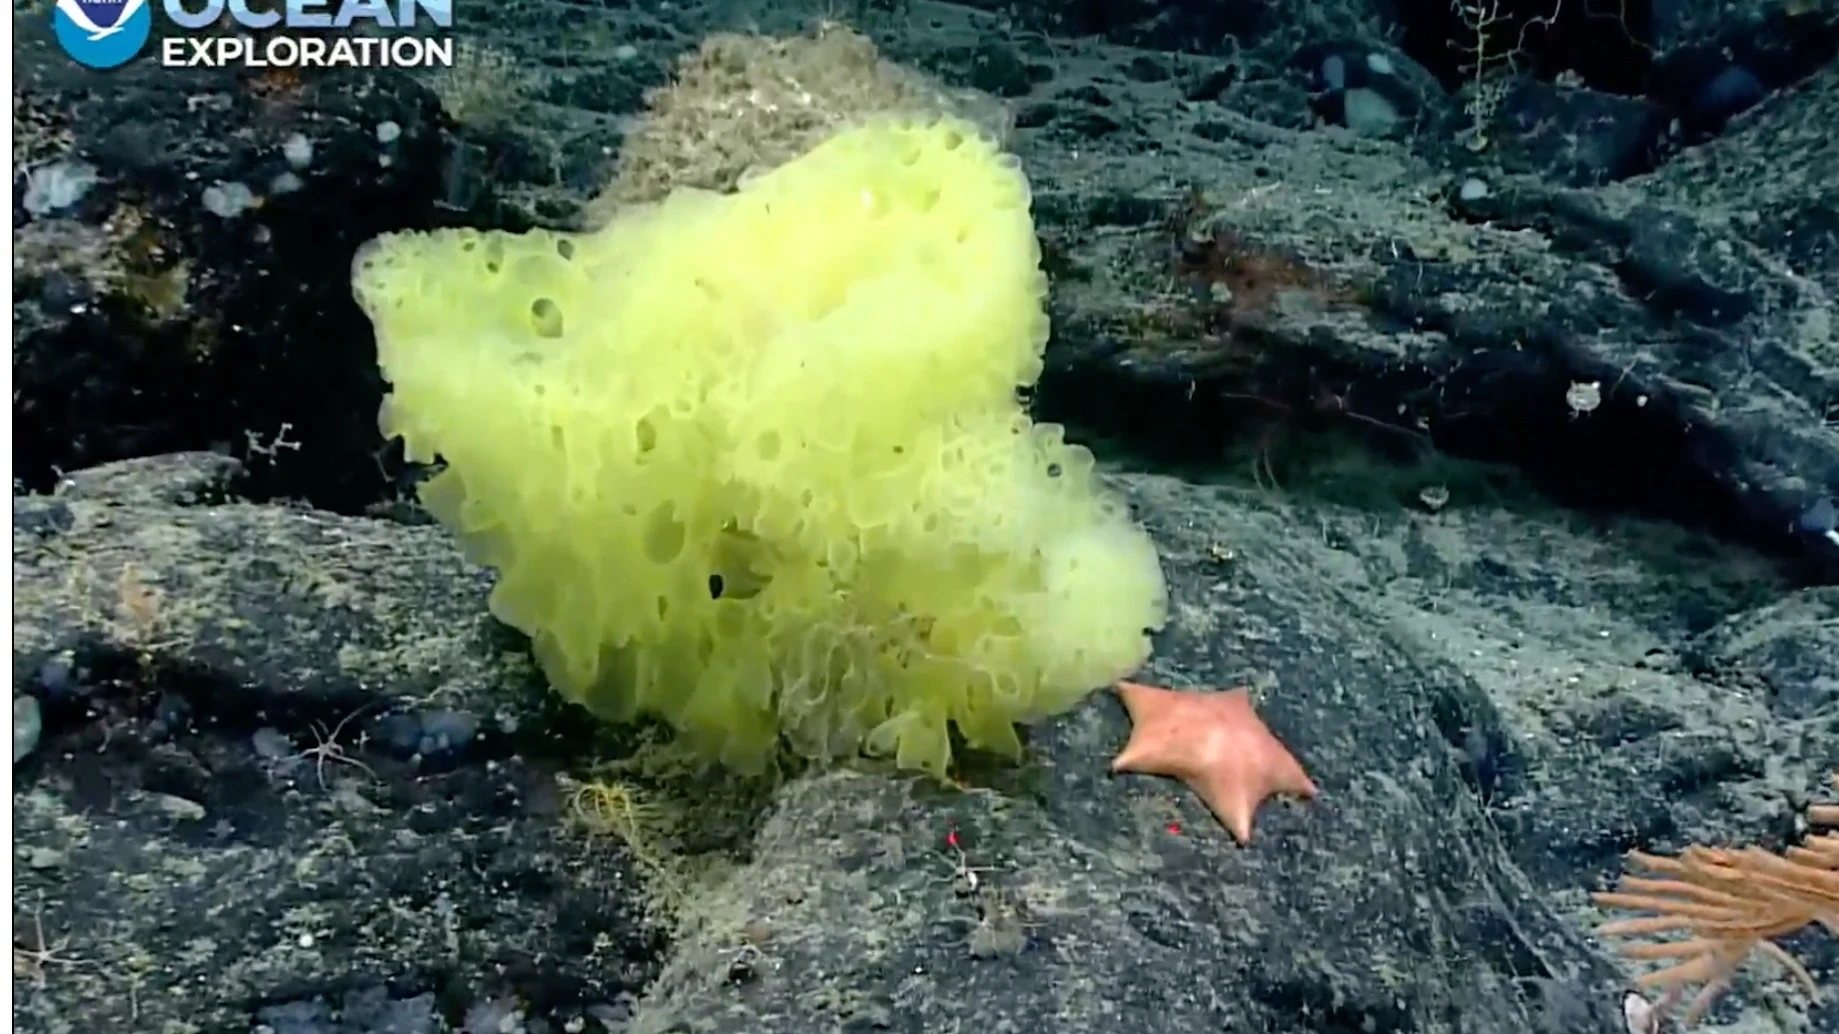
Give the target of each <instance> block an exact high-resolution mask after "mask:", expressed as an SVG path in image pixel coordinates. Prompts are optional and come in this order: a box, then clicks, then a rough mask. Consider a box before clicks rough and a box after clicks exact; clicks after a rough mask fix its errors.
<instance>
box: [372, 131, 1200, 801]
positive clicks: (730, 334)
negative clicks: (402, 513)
mask: <svg viewBox="0 0 1839 1034" xmlns="http://www.w3.org/2000/svg"><path fill="white" fill-rule="evenodd" d="M353 284H354V290H355V293H356V295H357V297H358V299H359V301H360V303H361V304H362V305H363V307H364V309H365V310H366V312H367V313H369V315H370V317H371V320H372V322H373V323H374V324H375V326H376V329H377V337H378V354H379V361H380V364H381V365H382V367H383V370H384V372H385V374H386V376H387V377H388V378H389V379H390V381H391V382H392V386H393V392H392V394H391V395H390V397H389V398H388V399H387V400H386V403H385V405H384V408H383V411H382V415H381V422H382V428H383V432H384V434H385V435H386V436H390V435H400V436H401V437H402V438H403V439H404V441H405V443H406V446H407V449H408V453H409V456H410V458H411V459H414V460H430V459H433V458H434V457H436V456H438V457H440V458H441V459H443V460H445V462H446V467H445V469H444V470H443V471H442V472H441V473H439V474H437V475H436V476H435V477H434V478H432V479H431V480H430V481H429V482H428V483H427V484H426V486H425V487H424V490H423V500H424V503H425V504H426V505H427V507H428V508H429V510H430V511H431V512H432V513H434V514H435V516H436V517H438V518H439V519H440V520H441V521H442V522H444V523H446V524H447V525H449V526H450V527H452V528H453V529H454V530H455V531H456V532H457V533H458V535H459V537H460V539H461V541H462V543H463V544H464V546H465V548H466V550H467V552H468V555H469V556H470V557H472V558H473V559H474V560H475V561H477V562H479V563H482V564H487V565H490V566H492V567H494V568H496V569H497V571H498V573H499V581H498V584H497V586H496V588H495V589H494V591H493V593H492V598H491V606H492V609H493V612H494V613H495V614H496V615H498V616H499V617H500V618H501V619H502V620H504V621H506V622H507V623H509V624H511V625H514V626H516V627H518V628H520V629H522V630H523V631H525V632H527V633H528V634H530V635H531V637H532V639H533V641H534V644H535V650H536V654H537V657H538V659H539V661H540V663H541V664H542V666H543V668H544V670H545V672H546V673H547V674H548V676H549V678H550V680H551V681H552V683H553V684H554V685H555V686H556V687H557V688H558V689H559V690H560V691H561V692H563V693H564V694H565V695H567V696H569V697H570V698H572V699H575V700H577V701H579V702H581V703H583V704H585V705H587V706H588V707H589V708H590V709H592V710H594V711H595V712H597V713H599V714H601V715H604V716H606V717H609V718H613V719H622V720H623V719H628V718H631V717H633V716H635V715H639V714H647V715H653V716H656V717H659V718H662V719H664V720H665V721H667V722H669V723H670V724H671V725H673V726H674V727H675V728H676V729H677V730H678V731H679V732H680V734H681V735H682V736H684V737H685V738H686V739H688V740H689V741H690V742H691V743H692V744H693V745H694V746H696V747H698V748H699V749H701V750H703V751H704V752H706V754H707V755H708V756H710V757H711V758H714V759H718V760H721V761H723V762H726V763H728V764H730V765H733V766H735V767H738V768H742V769H749V770H751V769H757V768H759V767H760V766H762V765H763V764H765V763H767V762H768V761H769V760H770V759H771V758H772V756H773V755H774V753H775V752H776V750H777V749H778V748H779V746H780V745H781V744H784V745H788V746H789V747H791V748H792V749H793V750H795V751H797V752H798V753H801V754H804V755H807V756H813V757H834V756H838V755H847V754H852V753H855V752H858V751H861V750H863V749H867V750H869V751H871V752H875V753H881V754H886V755H891V756H893V757H894V758H895V759H896V761H897V762H898V763H899V764H900V765H902V766H903V767H910V768H921V769H925V770H928V771H931V772H934V773H937V774H941V775H943V774H944V772H945V771H946V769H947V766H948V765H949V762H950V757H951V742H950V738H949V735H948V728H949V727H951V726H954V725H955V727H956V728H957V730H958V731H959V733H960V734H961V735H962V736H963V738H964V739H965V740H966V741H968V742H969V743H971V744H972V745H975V746H981V747H985V748H990V749H994V750H999V751H1003V752H1007V753H1011V754H1013V753H1015V752H1016V751H1017V750H1018V749H1019V743H1018V741H1017V739H1016V735H1015V731H1014V723H1015V722H1017V721H1026V720H1030V719H1034V718H1038V717H1041V716H1043V715H1047V714H1052V713H1054V712H1057V711H1060V710H1063V709H1065V708H1067V707H1069V706H1071V705H1072V704H1074V703H1076V702H1077V701H1078V700H1079V699H1080V698H1082V697H1083V696H1084V695H1085V693H1087V692H1088V691H1090V689H1092V688H1093V687H1095V686H1097V685H1100V684H1102V683H1104V682H1106V681H1108V680H1110V679H1112V678H1115V677H1117V676H1119V675H1122V674H1124V673H1126V672H1128V671H1129V670H1130V669H1132V668H1134V667H1135V666H1136V665H1137V664H1138V663H1140V662H1141V660H1142V659H1143V657H1144V656H1145V655H1146V653H1147V651H1148V643H1147V638H1146V630H1147V629H1150V628H1153V627H1157V626H1159V625H1160V623H1161V620H1162V617H1163V607H1164V589H1163V584H1162V578H1161V572H1160V568H1159V567H1158V564H1157V561H1156V556H1155V552H1154V550H1153V547H1151V545H1150V544H1149V541H1148V539H1147V538H1146V537H1145V536H1144V535H1143V534H1142V532H1141V531H1140V530H1139V529H1137V528H1136V527H1135V526H1134V525H1133V524H1132V523H1131V522H1130V520H1129V517H1128V514H1127V513H1126V512H1125V511H1124V509H1123V507H1122V506H1121V504H1119V503H1118V502H1116V501H1115V500H1114V499H1112V498H1110V497H1109V496H1107V495H1106V494H1105V493H1104V491H1103V490H1102V488H1101V487H1100V486H1099V485H1098V484H1097V482H1096V479H1095V477H1094V474H1093V465H1092V460H1091V456H1090V455H1089V454H1088V453H1086V452H1085V451H1084V450H1082V449H1080V448H1078V447H1076V446H1071V445H1068V444H1067V443H1066V442H1065V441H1064V439H1063V438H1062V436H1061V435H1060V433H1059V430H1058V429H1057V428H1054V427H1052V426H1051V425H1039V426H1037V425H1034V424H1032V423H1031V422H1030V421H1029V420H1028V418H1027V417H1026V415H1025V414H1024V412H1023V411H1022V408H1021V406H1020V404H1019V402H1018V401H1017V394H1016V388H1017V387H1018V386H1022V385H1026V384H1029V383H1032V382H1033V380H1034V379H1035V378H1036V377H1037V376H1038V375H1039V373H1040V370H1041V354H1042V350H1043V348H1044V346H1045V342H1046V337H1047V320H1046V316H1045V313H1044V311H1043V304H1042V303H1043V298H1044V296H1045V292H1046V282H1045V279H1044V277H1043V276H1042V274H1041V273H1040V270H1039V253H1038V250H1037V245H1036V242H1035V238H1034V232H1033V226H1032V223H1031V221H1030V219H1029V215H1028V189H1027V183H1026V181H1025V179H1024V178H1023V177H1022V175H1021V173H1020V170H1019V169H1018V167H1017V166H1016V164H1015V162H1014V160H1013V159H1011V158H1009V157H1008V156H1006V155H1003V154H1002V153H1001V152H1000V151H998V150H997V149H996V148H995V147H994V145H992V144H991V143H990V142H989V141H987V140H986V139H984V138H982V137H980V136H978V135H977V133H976V132H975V130H974V129H973V128H972V127H971V126H969V125H967V124H965V123H961V122H954V121H950V120H945V121H936V122H925V123H922V122H901V121H881V122H875V123H869V124H865V125H863V126H860V127H858V128H856V129H853V130H850V131H847V132H844V133H841V134H839V135H837V136H835V137H832V138H831V139H830V140H828V141H827V142H825V143H823V144H821V145H819V146H818V147H817V148H816V149H814V150H813V151H811V152H810V153H808V154H807V155H806V156H804V157H803V158H801V159H798V160H796V161H793V162H791V163H789V164H787V165H784V166H782V167H780V168H778V169H776V170H773V171H771V172H769V173H767V174H765V175H762V176H759V177H757V178H755V179H753V180H751V181H749V182H748V183H747V184H746V185H745V186H743V187H742V188H741V189H740V190H739V191H738V192H736V193H734V194H729V195H715V194H708V193H701V192H679V193H676V194H673V195H671V196H670V197H669V198H667V199H665V200H663V201H661V202H658V203H656V204H653V205H648V206H644V207H639V208H634V209H630V210H627V211H626V212H624V213H623V214H622V215H621V216H620V217H619V218H617V219H615V220H614V221H613V222H612V223H610V224H609V225H607V226H606V228H605V229H603V230H601V231H599V232H596V233H592V234H582V235H566V234H557V233H551V232H546V231H537V232H533V233H529V234H523V235H508V234H498V233H480V232H476V231H466V230H454V231H439V232H435V233H428V234H400V235H393V236H390V237H386V238H382V239H380V240H379V241H377V242H373V243H372V244H371V245H368V246H367V247H366V248H365V249H363V251H362V252H361V253H360V254H359V256H358V257H357V260H356V262H355V264H354V270H353Z"/></svg>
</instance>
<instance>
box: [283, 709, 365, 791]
mask: <svg viewBox="0 0 1839 1034" xmlns="http://www.w3.org/2000/svg"><path fill="white" fill-rule="evenodd" d="M368 706H370V705H368V704H366V705H365V707H368ZM363 712H364V708H363V707H360V708H358V709H357V710H356V711H353V712H351V713H350V714H348V715H346V716H345V717H343V718H341V719H339V722H338V724H337V725H334V726H333V727H332V731H331V732H330V733H328V732H326V727H325V726H323V725H321V724H319V723H318V722H314V723H313V725H312V728H313V735H314V737H315V738H317V739H318V740H319V742H318V743H316V744H314V745H313V746H311V747H308V748H307V749H305V750H303V751H301V752H300V753H298V754H295V755H294V757H295V758H308V757H310V758H312V759H313V777H314V778H315V779H316V780H318V782H319V788H320V789H321V790H324V789H326V762H328V761H342V762H344V763H345V764H347V765H351V766H353V767H355V768H361V769H363V770H364V773H365V774H366V775H368V776H370V777H371V778H372V779H375V778H377V773H376V772H375V771H374V770H373V769H372V768H371V767H370V766H369V765H366V764H365V763H364V762H362V761H359V760H358V759H357V758H354V757H352V756H351V755H350V754H347V753H345V748H344V747H342V746H340V745H339V742H338V734H339V733H340V732H343V731H344V728H345V724H346V723H347V722H349V721H351V720H352V719H353V718H356V717H357V716H358V715H360V714H362V713H363ZM359 745H360V746H362V739H361V738H360V740H359ZM290 760H291V759H290Z"/></svg>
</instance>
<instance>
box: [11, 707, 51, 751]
mask: <svg viewBox="0 0 1839 1034" xmlns="http://www.w3.org/2000/svg"><path fill="white" fill-rule="evenodd" d="M43 732H44V721H43V719H41V718H40V717H39V713H38V698H37V697H31V696H24V697H14V698H13V764H15V765H17V764H19V763H20V762H21V761H24V760H25V759H26V758H28V757H30V756H31V755H32V752H33V751H35V750H37V749H38V738H39V736H40V735H41V734H42V733H43Z"/></svg>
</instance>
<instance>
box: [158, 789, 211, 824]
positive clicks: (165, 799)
mask: <svg viewBox="0 0 1839 1034" xmlns="http://www.w3.org/2000/svg"><path fill="white" fill-rule="evenodd" d="M153 804H154V807H157V808H159V809H160V810H161V811H163V812H165V813H166V814H168V815H170V816H172V817H173V818H175V819H178V820H179V821H181V822H196V821H198V820H199V819H202V818H204V805H202V804H199V803H198V802H197V801H193V800H187V799H186V798H184V797H176V796H174V795H172V794H169V793H156V794H154V795H153Z"/></svg>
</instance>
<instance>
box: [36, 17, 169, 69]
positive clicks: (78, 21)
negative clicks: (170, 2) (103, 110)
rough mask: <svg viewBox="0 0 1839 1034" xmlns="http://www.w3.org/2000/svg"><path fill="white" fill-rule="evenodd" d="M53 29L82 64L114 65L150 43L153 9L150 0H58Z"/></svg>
mask: <svg viewBox="0 0 1839 1034" xmlns="http://www.w3.org/2000/svg"><path fill="white" fill-rule="evenodd" d="M51 29H52V31H53V32H54V33H55V34H56V35H57V42H58V46H60V47H63V48H64V53H66V54H69V55H70V57H71V59H72V60H74V61H76V62H77V63H78V64H80V65H88V66H89V67H91V68H114V67H115V66H116V65H120V64H125V63H126V62H127V61H128V60H129V59H131V58H132V57H134V55H136V54H138V53H140V52H141V48H142V47H145V46H146V45H147V35H148V33H149V32H151V31H152V29H153V10H152V8H150V7H148V6H147V0H57V8H56V9H55V10H53V11H52V12H51Z"/></svg>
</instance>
